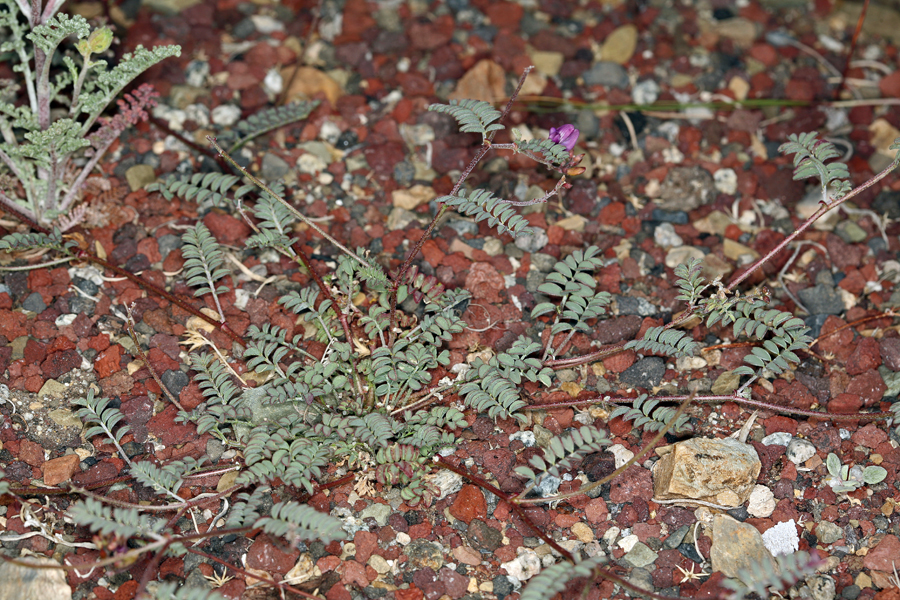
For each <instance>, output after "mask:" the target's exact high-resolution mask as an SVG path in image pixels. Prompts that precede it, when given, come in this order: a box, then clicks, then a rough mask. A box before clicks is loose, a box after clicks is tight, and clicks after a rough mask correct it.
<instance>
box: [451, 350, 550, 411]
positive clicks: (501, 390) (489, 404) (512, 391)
mask: <svg viewBox="0 0 900 600" xmlns="http://www.w3.org/2000/svg"><path fill="white" fill-rule="evenodd" d="M540 349H541V345H540V344H538V343H537V342H532V341H529V340H527V339H525V338H524V337H522V336H520V337H519V338H518V339H517V340H516V341H515V342H514V343H513V345H512V347H510V349H509V350H507V351H506V352H503V353H502V354H497V355H495V356H492V357H491V358H490V359H489V360H488V361H487V362H484V361H483V360H482V359H481V358H476V359H475V361H474V362H473V363H472V364H471V368H470V369H469V370H468V371H467V372H466V383H464V384H463V385H462V387H460V388H459V394H460V396H463V398H464V400H465V402H466V405H468V406H471V407H472V408H474V409H476V410H477V411H478V412H486V413H487V414H488V415H489V416H491V417H493V418H495V419H497V418H500V419H506V418H509V417H516V418H517V419H519V420H521V421H524V420H525V419H526V417H525V416H524V415H522V414H521V413H519V412H518V410H519V409H520V408H522V407H523V406H525V401H524V400H522V399H521V398H520V397H519V385H521V384H522V382H523V381H540V382H541V383H542V384H544V385H546V386H549V385H550V382H551V377H552V375H553V371H552V370H551V369H549V368H548V367H543V366H542V364H541V361H540V360H539V359H537V358H529V355H531V354H534V353H535V352H537V351H538V350H540Z"/></svg>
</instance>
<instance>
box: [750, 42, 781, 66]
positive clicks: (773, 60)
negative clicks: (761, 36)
mask: <svg viewBox="0 0 900 600" xmlns="http://www.w3.org/2000/svg"><path fill="white" fill-rule="evenodd" d="M750 56H752V57H753V58H755V59H756V60H758V61H759V62H761V63H762V64H764V65H766V66H767V67H774V66H775V65H777V64H778V61H779V60H781V59H780V58H779V56H778V51H777V50H775V48H773V47H772V46H771V45H769V44H762V43H760V44H754V45H753V46H752V47H751V48H750Z"/></svg>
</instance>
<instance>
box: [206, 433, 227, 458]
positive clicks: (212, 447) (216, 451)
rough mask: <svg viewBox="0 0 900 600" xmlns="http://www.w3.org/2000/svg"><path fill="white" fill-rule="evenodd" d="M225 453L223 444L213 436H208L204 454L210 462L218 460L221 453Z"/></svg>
mask: <svg viewBox="0 0 900 600" xmlns="http://www.w3.org/2000/svg"><path fill="white" fill-rule="evenodd" d="M223 454H225V444H223V443H222V442H221V441H220V440H217V439H215V438H210V439H209V441H208V442H206V455H207V456H208V457H209V459H210V460H211V461H212V462H214V463H215V462H218V461H219V459H220V458H222V455H223Z"/></svg>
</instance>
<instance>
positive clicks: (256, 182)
mask: <svg viewBox="0 0 900 600" xmlns="http://www.w3.org/2000/svg"><path fill="white" fill-rule="evenodd" d="M206 139H207V140H208V141H209V143H210V144H212V145H213V146H214V147H215V149H216V150H217V151H218V152H219V156H221V157H222V158H224V159H225V160H226V161H228V163H229V164H230V165H231V166H233V167H234V168H236V169H238V170H239V171H240V172H241V173H242V174H243V175H244V177H246V178H247V179H249V180H250V181H252V182H253V184H254V185H256V186H257V187H258V188H260V189H262V190H265V192H266V193H268V194H269V195H270V196H271V197H272V198H274V199H275V200H277V201H278V202H279V203H281V205H282V206H284V207H285V208H287V209H288V211H290V213H291V214H292V215H294V216H295V217H297V218H298V219H300V220H301V221H303V222H304V223H305V224H306V225H308V226H309V227H310V228H311V229H313V230H314V231H315V232H316V233H318V234H319V235H321V236H322V237H324V238H325V239H326V240H328V241H329V242H331V243H332V244H334V245H335V246H336V247H338V248H339V249H340V250H341V251H342V252H343V253H344V254H346V255H347V256H349V257H351V258H352V259H354V260H355V261H356V262H358V263H359V264H361V265H364V266H366V267H371V266H372V265H370V264H369V262H368V261H367V260H365V259H363V258H361V257H360V256H358V255H357V254H356V253H355V252H353V251H352V250H350V249H349V248H347V247H346V246H344V245H343V244H341V243H340V242H339V241H337V240H336V239H334V238H333V237H332V236H331V234H329V233H326V232H325V231H324V230H322V228H321V227H319V226H318V225H316V223H315V222H313V221H312V220H310V219H309V218H308V217H307V216H306V215H304V214H303V213H301V212H300V211H299V210H297V209H296V208H294V207H293V206H291V204H290V203H289V202H287V201H285V200H284V199H283V198H282V197H281V196H279V195H278V194H276V193H275V192H273V191H272V190H271V188H269V186H267V185H266V184H265V183H263V182H262V181H261V180H259V179H258V178H257V177H254V176H253V175H251V174H250V172H249V171H247V169H245V168H244V167H242V166H241V165H239V164H237V162H236V161H235V160H234V159H233V158H231V156H229V155H228V154H227V153H226V152H225V150H223V149H222V147H221V146H220V145H219V143H218V142H217V141H216V138H214V137H213V136H211V135H208V136H206Z"/></svg>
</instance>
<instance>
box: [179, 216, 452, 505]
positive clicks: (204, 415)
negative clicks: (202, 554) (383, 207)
mask: <svg viewBox="0 0 900 600" xmlns="http://www.w3.org/2000/svg"><path fill="white" fill-rule="evenodd" d="M271 226H281V227H284V228H285V229H286V230H287V227H289V224H288V223H286V222H281V221H280V220H278V219H273V220H272V222H271V224H270V225H269V227H271ZM185 247H186V248H189V249H190V250H189V251H186V252H185V257H186V258H189V260H190V261H191V262H190V266H191V267H192V270H191V271H190V273H188V271H187V266H188V262H186V275H187V277H188V278H189V280H190V281H191V282H193V283H195V284H196V285H198V286H200V287H201V288H202V289H203V291H205V292H207V293H208V292H209V291H210V290H212V289H213V285H214V284H215V283H216V282H217V281H218V276H219V275H222V276H224V273H222V272H221V271H223V270H224V269H222V268H221V264H222V262H221V260H220V259H221V248H219V246H218V243H217V242H216V241H215V240H214V239H213V238H212V236H211V235H209V233H208V231H207V230H206V229H205V227H203V226H202V225H198V226H197V228H195V229H193V230H189V231H188V232H187V233H186V234H185ZM359 252H360V254H364V252H362V250H360V251H359ZM327 283H328V285H329V288H330V289H331V290H332V296H331V297H329V298H322V297H321V294H320V290H319V289H318V288H317V287H314V286H309V287H306V288H302V289H299V290H291V291H289V292H288V293H286V294H285V295H284V296H283V297H282V298H281V299H280V301H279V303H280V304H281V305H282V306H283V307H284V308H285V309H287V310H289V311H291V312H293V313H294V314H296V315H297V316H298V318H299V319H301V320H302V321H305V322H306V323H308V324H309V325H310V326H314V329H315V339H317V340H318V341H320V342H322V343H324V344H325V345H326V348H325V351H324V354H322V355H321V356H315V355H313V354H311V353H310V352H309V351H308V350H307V348H306V344H307V342H306V341H305V340H304V336H303V334H296V335H293V336H292V337H288V336H287V332H286V331H285V330H284V329H281V328H279V327H276V326H273V325H271V324H269V323H264V324H262V325H261V326H256V325H251V326H250V327H249V328H248V330H247V334H246V335H247V337H248V338H249V341H248V344H247V347H246V349H245V350H244V351H243V356H242V358H243V360H244V361H245V364H246V366H247V368H248V369H250V370H252V371H253V372H254V373H255V378H256V379H257V381H260V380H262V383H260V384H259V385H258V386H257V387H255V388H248V387H245V386H243V385H239V384H236V383H235V379H234V377H233V375H232V374H231V373H229V372H228V370H227V368H226V366H225V365H224V364H222V362H221V361H220V360H219V359H218V358H217V357H214V356H212V355H197V356H194V357H192V359H191V361H192V366H193V368H195V369H196V371H197V375H196V377H197V379H198V382H199V384H200V390H201V392H202V393H203V396H204V402H203V403H202V404H201V405H200V406H199V407H197V408H196V409H195V410H193V411H191V412H188V413H181V414H180V415H179V419H180V420H182V421H191V422H195V423H197V426H198V430H199V431H202V432H206V431H208V432H211V433H212V434H213V435H215V436H216V437H217V438H219V439H220V440H222V441H223V442H225V443H226V444H228V445H231V446H233V447H237V448H242V449H243V454H244V459H245V465H246V470H245V471H243V472H242V473H241V475H240V476H239V477H238V480H237V482H238V483H239V484H263V483H266V482H269V481H273V480H275V479H280V480H282V481H284V482H285V483H288V484H290V485H292V486H294V487H296V488H298V489H304V490H306V491H308V492H312V491H313V489H314V484H315V482H316V481H318V480H320V479H321V477H322V475H323V473H324V468H325V467H326V466H327V465H328V464H330V463H333V462H336V461H341V460H343V459H346V458H349V459H350V460H351V462H353V463H354V464H358V465H363V464H368V465H370V467H371V468H373V469H374V477H375V480H376V481H379V482H381V483H383V484H385V485H397V486H401V487H402V490H401V495H402V496H403V498H404V499H406V500H407V501H408V502H409V503H411V504H415V503H417V502H421V501H423V500H430V498H432V497H433V494H434V493H435V488H434V487H433V486H432V485H431V484H429V483H428V482H427V481H426V480H425V479H424V476H425V474H426V473H427V471H428V463H429V462H430V460H431V457H432V456H433V455H434V453H435V452H436V451H437V450H438V449H439V448H441V447H443V446H449V445H452V443H453V440H454V438H453V436H452V435H451V434H450V433H449V432H448V431H447V430H448V429H451V428H459V427H464V426H466V425H467V422H466V421H465V419H463V418H462V413H461V412H460V411H459V410H457V409H455V408H449V407H434V408H432V410H431V411H423V412H421V413H413V412H410V413H407V414H405V415H402V416H401V415H398V414H397V412H399V411H397V407H400V406H403V405H405V404H407V403H408V402H409V399H410V395H411V394H414V393H416V392H418V391H421V390H422V389H423V388H424V387H425V386H426V385H428V384H430V383H431V381H432V372H433V371H434V369H436V368H437V367H440V366H442V365H446V364H448V362H449V353H448V351H447V350H446V349H443V348H442V345H443V344H445V343H446V342H447V341H449V340H450V339H451V337H452V336H453V334H455V333H459V332H461V331H462V329H463V322H462V321H461V320H460V318H459V311H458V310H457V307H458V306H460V305H462V304H463V303H465V302H467V300H468V294H467V293H465V292H452V293H450V292H442V287H441V286H439V284H436V282H434V281H433V280H432V278H428V277H425V276H420V275H418V274H415V275H414V276H413V277H410V278H407V283H406V284H405V285H404V286H401V287H403V288H405V289H407V290H409V291H407V294H408V295H410V296H413V297H415V296H416V295H417V294H418V297H419V298H420V299H422V300H425V301H426V303H425V305H424V306H422V308H421V311H422V313H421V317H420V318H419V319H418V320H417V321H416V320H413V319H409V318H404V319H401V320H400V323H399V324H400V325H402V330H401V331H399V333H398V332H393V333H394V336H395V338H396V339H394V340H393V343H392V344H388V343H387V341H388V339H389V337H390V336H391V331H390V323H389V318H388V308H389V305H388V296H387V294H386V293H385V291H384V290H385V288H386V287H387V284H388V283H389V280H388V279H387V277H386V276H385V275H384V273H383V271H381V270H380V269H378V268H377V267H376V266H375V265H371V264H369V265H363V264H360V263H359V262H357V261H355V260H353V259H351V258H349V257H347V256H343V255H342V256H340V257H338V259H337V266H336V268H335V270H334V271H333V273H332V274H331V275H330V276H328V277H327ZM365 289H369V290H374V291H375V292H379V295H378V296H377V297H378V301H377V302H373V303H372V304H370V305H369V306H368V307H367V308H366V309H365V310H364V311H363V312H360V309H359V308H357V307H356V306H355V305H354V304H353V302H352V300H353V299H354V298H355V297H357V296H358V294H359V293H360V292H361V291H363V290H365ZM342 315H343V317H344V318H345V319H353V320H354V321H355V322H358V323H359V325H360V326H361V330H362V331H363V332H364V333H365V337H364V338H362V339H359V338H357V339H354V340H347V339H346V337H345V331H344V329H343V328H342V327H341V325H340V319H339V317H341V316H342ZM366 338H367V339H366ZM370 348H371V349H370ZM360 388H362V389H363V390H365V391H366V393H364V394H360V393H359V389H360ZM367 395H368V396H370V397H371V398H372V402H369V400H367ZM364 457H370V458H368V459H364ZM365 460H368V461H370V462H367V463H366V462H364V461H365Z"/></svg>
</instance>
